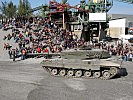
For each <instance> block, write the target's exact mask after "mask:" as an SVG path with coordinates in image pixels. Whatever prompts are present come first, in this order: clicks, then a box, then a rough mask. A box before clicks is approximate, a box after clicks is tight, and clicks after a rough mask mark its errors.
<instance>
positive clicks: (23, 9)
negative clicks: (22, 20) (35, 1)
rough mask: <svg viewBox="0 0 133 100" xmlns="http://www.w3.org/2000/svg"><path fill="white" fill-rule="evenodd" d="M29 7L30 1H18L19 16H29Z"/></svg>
mask: <svg viewBox="0 0 133 100" xmlns="http://www.w3.org/2000/svg"><path fill="white" fill-rule="evenodd" d="M30 9H31V6H30V3H29V2H28V0H26V1H25V2H22V0H20V1H19V5H18V15H19V16H26V14H27V16H29V15H31V13H27V12H28V10H30Z"/></svg>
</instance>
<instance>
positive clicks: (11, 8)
mask: <svg viewBox="0 0 133 100" xmlns="http://www.w3.org/2000/svg"><path fill="white" fill-rule="evenodd" d="M16 10H17V8H16V5H14V4H13V2H12V1H10V2H9V4H8V6H7V11H8V14H7V16H8V18H12V17H14V16H15V14H16Z"/></svg>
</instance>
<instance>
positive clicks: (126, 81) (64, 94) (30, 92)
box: [0, 59, 133, 100]
mask: <svg viewBox="0 0 133 100" xmlns="http://www.w3.org/2000/svg"><path fill="white" fill-rule="evenodd" d="M40 61H41V59H28V60H25V61H17V62H12V61H0V100H133V66H132V64H133V63H132V62H123V64H122V67H126V69H127V72H128V75H127V76H124V77H121V78H115V79H111V80H99V79H81V78H63V77H54V76H50V75H49V73H47V72H46V71H45V70H43V68H42V67H41V66H40V64H39V63H40Z"/></svg>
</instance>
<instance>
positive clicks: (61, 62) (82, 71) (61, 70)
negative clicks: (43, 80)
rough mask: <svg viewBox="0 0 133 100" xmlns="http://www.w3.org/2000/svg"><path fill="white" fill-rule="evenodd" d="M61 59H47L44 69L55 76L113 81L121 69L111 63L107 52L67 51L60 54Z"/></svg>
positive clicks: (44, 61) (43, 63)
mask: <svg viewBox="0 0 133 100" xmlns="http://www.w3.org/2000/svg"><path fill="white" fill-rule="evenodd" d="M60 56H61V57H60V58H54V59H45V60H43V61H42V62H41V64H42V66H43V68H44V69H45V70H46V71H48V72H49V73H50V74H51V75H53V76H62V77H74V78H75V77H76V78H96V79H104V80H107V79H111V78H113V77H114V76H116V75H117V74H118V73H119V71H120V69H121V67H120V64H116V63H114V62H112V61H110V60H109V59H108V58H110V55H109V53H108V52H107V51H105V50H100V49H97V50H96V49H94V50H81V49H79V50H77V49H76V50H75V49H73V50H66V51H63V52H61V53H60Z"/></svg>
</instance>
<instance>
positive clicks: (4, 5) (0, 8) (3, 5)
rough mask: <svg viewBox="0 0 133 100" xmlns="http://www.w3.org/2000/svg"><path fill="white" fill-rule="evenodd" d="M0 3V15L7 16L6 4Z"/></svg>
mask: <svg viewBox="0 0 133 100" xmlns="http://www.w3.org/2000/svg"><path fill="white" fill-rule="evenodd" d="M1 3H2V5H1V6H0V10H1V12H2V14H3V15H7V13H8V11H7V5H8V4H7V2H6V1H4V2H3V1H2V2H1Z"/></svg>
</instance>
